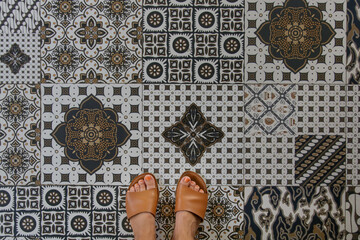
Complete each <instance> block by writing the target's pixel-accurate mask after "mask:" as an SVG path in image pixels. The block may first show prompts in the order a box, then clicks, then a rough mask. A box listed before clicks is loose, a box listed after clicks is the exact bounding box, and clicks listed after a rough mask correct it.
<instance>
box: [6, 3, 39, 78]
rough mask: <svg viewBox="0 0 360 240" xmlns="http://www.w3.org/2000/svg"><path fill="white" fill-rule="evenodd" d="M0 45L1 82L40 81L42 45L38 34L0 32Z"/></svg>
mask: <svg viewBox="0 0 360 240" xmlns="http://www.w3.org/2000/svg"><path fill="white" fill-rule="evenodd" d="M0 11H1V10H0ZM0 46H1V49H0V72H1V73H2V74H1V75H0V81H1V82H5V83H35V82H36V83H38V82H39V81H40V80H39V78H40V49H39V47H40V46H39V36H38V35H37V34H35V33H34V34H33V33H29V34H22V33H16V34H15V33H14V34H0Z"/></svg>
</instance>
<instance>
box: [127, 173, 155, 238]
mask: <svg viewBox="0 0 360 240" xmlns="http://www.w3.org/2000/svg"><path fill="white" fill-rule="evenodd" d="M153 188H156V185H155V179H154V178H153V177H152V176H151V175H146V176H145V178H144V179H141V180H139V182H137V183H136V184H135V185H134V186H133V187H131V188H130V190H129V192H142V191H145V190H149V189H153ZM130 224H131V227H132V229H133V231H134V236H135V240H142V239H146V240H151V239H154V240H155V237H156V233H155V217H154V216H153V215H152V214H151V213H139V214H137V215H135V216H133V217H132V218H130Z"/></svg>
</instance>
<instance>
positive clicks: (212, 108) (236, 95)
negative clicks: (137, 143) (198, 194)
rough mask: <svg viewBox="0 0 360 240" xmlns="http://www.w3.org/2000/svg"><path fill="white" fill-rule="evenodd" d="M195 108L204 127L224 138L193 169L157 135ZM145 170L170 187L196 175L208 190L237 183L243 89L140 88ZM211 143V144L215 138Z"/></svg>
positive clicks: (216, 86)
mask: <svg viewBox="0 0 360 240" xmlns="http://www.w3.org/2000/svg"><path fill="white" fill-rule="evenodd" d="M192 104H196V106H197V107H198V108H197V109H198V110H200V111H201V113H202V114H203V116H204V119H206V121H207V122H209V123H211V124H212V125H213V126H216V128H217V129H218V130H221V131H222V132H223V133H224V137H223V138H222V139H221V141H218V142H217V143H215V144H214V145H212V146H209V147H207V148H206V150H205V152H204V154H203V155H202V157H201V158H200V159H199V160H198V161H197V164H196V165H194V166H192V165H191V164H190V163H189V162H188V160H186V158H185V157H184V154H183V153H182V151H181V149H180V148H179V147H176V146H174V145H173V144H172V143H170V142H168V141H167V140H166V138H164V136H163V135H162V133H163V132H164V131H165V130H166V129H167V128H169V127H171V126H174V124H176V123H178V122H180V121H181V119H182V117H183V116H184V113H185V112H186V111H187V107H188V106H191V105H192ZM143 116H144V123H143V124H144V133H143V135H144V148H143V149H144V153H143V154H144V164H143V168H144V171H149V172H153V173H155V176H157V177H158V178H159V180H160V183H161V184H172V185H174V184H175V183H176V182H175V181H176V180H177V179H178V178H179V177H180V175H181V173H182V172H183V171H185V170H192V171H196V172H198V173H200V174H201V175H202V176H204V178H205V179H206V180H207V183H208V184H211V185H225V184H232V185H240V184H242V171H243V156H242V138H243V135H242V133H243V87H242V86H241V85H223V86H220V85H219V86H218V85H184V84H183V85H145V86H144V112H143ZM214 140H215V139H214Z"/></svg>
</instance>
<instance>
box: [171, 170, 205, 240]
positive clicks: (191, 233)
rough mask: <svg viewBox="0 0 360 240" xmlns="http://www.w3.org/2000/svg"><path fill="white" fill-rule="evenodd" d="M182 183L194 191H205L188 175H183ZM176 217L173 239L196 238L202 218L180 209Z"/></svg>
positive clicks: (185, 239)
mask: <svg viewBox="0 0 360 240" xmlns="http://www.w3.org/2000/svg"><path fill="white" fill-rule="evenodd" d="M180 184H183V185H185V186H187V187H189V188H190V189H192V190H194V191H197V192H200V193H204V190H203V189H200V187H199V186H198V185H196V183H195V182H194V181H192V180H191V178H190V177H188V176H186V177H183V178H182V179H181V180H180ZM175 217H176V221H175V229H174V234H173V240H194V239H195V235H196V231H197V229H198V228H199V225H200V222H201V219H200V218H199V217H198V216H196V215H194V214H193V213H191V212H188V211H179V212H177V213H176V215H175Z"/></svg>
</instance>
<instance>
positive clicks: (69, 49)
mask: <svg viewBox="0 0 360 240" xmlns="http://www.w3.org/2000/svg"><path fill="white" fill-rule="evenodd" d="M51 61H52V63H53V66H54V68H55V69H56V70H58V71H60V72H70V71H74V70H75V68H76V67H77V66H78V65H79V63H80V57H79V52H78V51H77V50H76V49H75V48H74V47H73V46H70V45H60V46H58V47H57V48H55V49H54V52H53V56H52V59H51Z"/></svg>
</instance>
